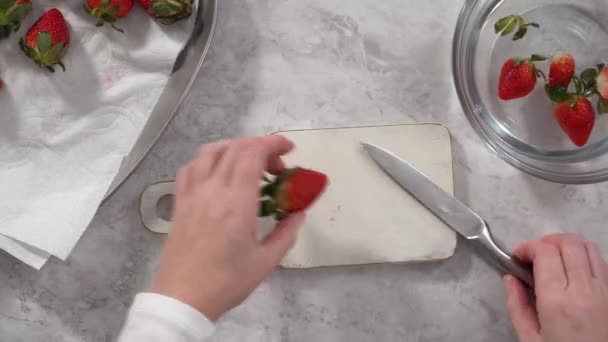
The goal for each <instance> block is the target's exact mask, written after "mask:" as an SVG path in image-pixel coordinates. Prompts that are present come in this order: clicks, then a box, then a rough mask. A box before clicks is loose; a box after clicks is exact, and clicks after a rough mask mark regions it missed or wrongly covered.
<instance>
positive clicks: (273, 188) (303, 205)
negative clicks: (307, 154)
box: [260, 167, 328, 219]
mask: <svg viewBox="0 0 608 342" xmlns="http://www.w3.org/2000/svg"><path fill="white" fill-rule="evenodd" d="M327 182H328V180H327V176H326V175H324V174H323V173H320V172H317V171H313V170H308V169H304V168H300V167H296V168H293V169H289V170H286V171H285V172H284V173H283V174H282V175H280V176H278V177H277V178H276V179H275V180H274V181H268V182H267V183H266V184H265V185H264V186H263V187H262V190H261V193H262V203H261V207H260V216H274V217H275V218H277V219H282V218H284V217H285V216H286V215H289V214H290V213H295V212H298V211H302V210H306V209H307V208H308V207H310V206H311V205H312V204H313V203H314V202H315V201H316V200H317V198H318V197H319V196H320V195H321V194H322V193H323V191H324V190H325V187H326V186H327Z"/></svg>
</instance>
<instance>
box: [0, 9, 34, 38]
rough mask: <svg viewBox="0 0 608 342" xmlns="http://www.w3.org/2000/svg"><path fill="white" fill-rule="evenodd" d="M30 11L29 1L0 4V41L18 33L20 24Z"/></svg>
mask: <svg viewBox="0 0 608 342" xmlns="http://www.w3.org/2000/svg"><path fill="white" fill-rule="evenodd" d="M31 9H32V4H31V3H30V1H29V0H17V1H14V2H10V1H9V2H6V1H5V2H4V3H0V40H2V39H4V38H6V37H8V36H10V34H11V33H12V32H17V31H19V28H20V27H21V22H22V21H23V19H24V18H25V17H26V16H27V15H28V13H29V12H30V11H31Z"/></svg>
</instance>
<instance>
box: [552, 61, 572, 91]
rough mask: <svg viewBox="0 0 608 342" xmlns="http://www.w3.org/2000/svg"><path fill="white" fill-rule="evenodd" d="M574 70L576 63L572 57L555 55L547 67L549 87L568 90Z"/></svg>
mask: <svg viewBox="0 0 608 342" xmlns="http://www.w3.org/2000/svg"><path fill="white" fill-rule="evenodd" d="M575 69H576V63H575V62H574V58H573V57H572V55H570V54H568V53H559V54H557V55H555V57H553V60H552V61H551V66H550V67H549V86H550V87H552V88H554V87H559V86H562V87H566V88H568V86H569V85H570V82H571V81H572V78H573V77H574V72H575Z"/></svg>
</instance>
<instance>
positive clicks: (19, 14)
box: [8, 4, 32, 23]
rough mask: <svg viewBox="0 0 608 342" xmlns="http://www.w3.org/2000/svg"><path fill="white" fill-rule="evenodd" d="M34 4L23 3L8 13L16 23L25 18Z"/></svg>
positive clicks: (9, 17) (10, 18)
mask: <svg viewBox="0 0 608 342" xmlns="http://www.w3.org/2000/svg"><path fill="white" fill-rule="evenodd" d="M30 9H32V6H31V5H30V4H23V5H19V6H15V7H14V8H13V10H12V11H11V12H10V14H9V15H8V19H9V20H10V21H12V22H14V23H20V22H21V20H23V18H25V16H26V15H27V14H28V13H29V11H30Z"/></svg>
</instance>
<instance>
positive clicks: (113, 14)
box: [85, 0, 134, 32]
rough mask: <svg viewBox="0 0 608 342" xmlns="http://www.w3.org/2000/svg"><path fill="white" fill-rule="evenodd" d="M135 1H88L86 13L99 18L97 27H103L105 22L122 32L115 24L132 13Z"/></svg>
mask: <svg viewBox="0 0 608 342" xmlns="http://www.w3.org/2000/svg"><path fill="white" fill-rule="evenodd" d="M133 2H134V0H87V5H86V6H85V10H86V12H87V13H88V14H89V15H91V16H93V17H95V18H97V24H96V25H97V26H103V24H104V23H105V22H108V23H110V24H112V27H113V28H114V29H116V30H118V31H120V32H123V31H122V30H121V29H120V28H118V27H116V26H114V23H115V22H116V21H117V20H118V19H120V18H123V17H125V16H127V14H129V12H131V8H133Z"/></svg>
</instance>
